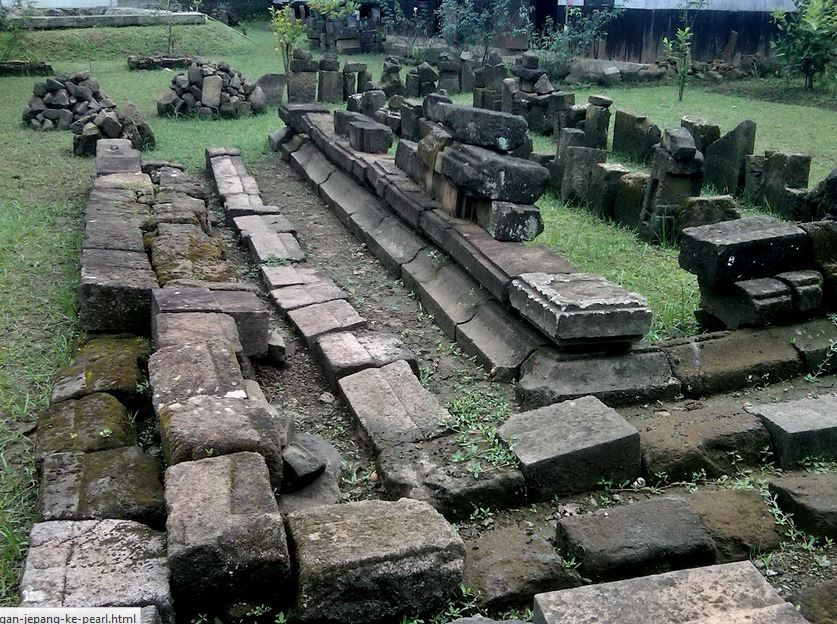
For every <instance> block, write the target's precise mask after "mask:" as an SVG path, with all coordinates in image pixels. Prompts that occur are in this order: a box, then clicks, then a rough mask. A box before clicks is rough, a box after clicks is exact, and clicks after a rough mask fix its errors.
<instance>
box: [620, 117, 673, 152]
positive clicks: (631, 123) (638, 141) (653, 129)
mask: <svg viewBox="0 0 837 624" xmlns="http://www.w3.org/2000/svg"><path fill="white" fill-rule="evenodd" d="M661 138H662V134H661V132H660V129H659V128H658V127H657V126H656V125H654V124H653V123H651V122H650V121H649V120H648V118H647V117H645V116H644V115H632V114H631V113H628V112H625V111H621V110H619V111H616V119H615V120H614V122H613V151H614V152H620V153H622V154H626V155H627V156H629V157H630V158H632V159H633V160H636V161H639V162H642V161H645V160H649V159H650V158H651V156H652V155H653V153H654V146H655V145H656V144H657V143H659V142H660V139H661Z"/></svg>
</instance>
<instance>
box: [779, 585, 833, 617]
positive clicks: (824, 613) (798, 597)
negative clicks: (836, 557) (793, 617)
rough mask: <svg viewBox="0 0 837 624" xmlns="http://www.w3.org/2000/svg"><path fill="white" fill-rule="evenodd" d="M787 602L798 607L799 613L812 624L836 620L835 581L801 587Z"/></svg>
mask: <svg viewBox="0 0 837 624" xmlns="http://www.w3.org/2000/svg"><path fill="white" fill-rule="evenodd" d="M789 600H791V601H792V602H793V604H795V605H799V613H801V614H802V616H804V617H805V618H807V620H808V622H812V623H813V624H828V623H829V622H832V621H835V620H837V579H833V580H826V581H823V582H821V583H816V584H814V585H809V586H807V587H802V588H800V589H798V590H797V591H795V592H794V593H793V595H792V596H790V597H789Z"/></svg>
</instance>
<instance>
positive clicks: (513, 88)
mask: <svg viewBox="0 0 837 624" xmlns="http://www.w3.org/2000/svg"><path fill="white" fill-rule="evenodd" d="M539 64H540V60H539V59H538V55H537V54H534V53H532V52H527V53H525V54H523V55H522V56H521V57H519V58H518V62H516V63H515V64H514V65H513V66H512V69H511V72H512V74H514V75H515V76H516V77H517V79H515V78H506V79H504V80H503V93H502V99H501V104H500V106H501V109H502V111H503V112H504V113H513V114H515V115H521V116H522V117H523V118H524V119H526V122H527V123H528V124H529V130H531V131H532V132H538V133H540V134H552V133H553V132H554V131H555V126H556V121H557V119H558V114H559V112H561V111H566V110H568V109H569V108H570V107H571V106H572V105H573V104H575V94H574V93H566V92H564V91H559V90H557V89H556V88H555V87H553V86H552V83H551V82H550V80H549V77H548V76H547V75H546V70H545V69H543V68H541V67H539Z"/></svg>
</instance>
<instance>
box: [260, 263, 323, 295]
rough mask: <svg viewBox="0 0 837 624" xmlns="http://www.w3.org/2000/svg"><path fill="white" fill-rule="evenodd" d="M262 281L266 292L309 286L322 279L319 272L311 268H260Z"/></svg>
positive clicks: (286, 266)
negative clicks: (275, 289) (287, 287)
mask: <svg viewBox="0 0 837 624" xmlns="http://www.w3.org/2000/svg"><path fill="white" fill-rule="evenodd" d="M261 272H262V281H263V282H264V284H265V287H266V288H267V289H268V290H273V289H274V288H284V287H285V286H296V285H299V284H311V283H313V282H318V281H320V280H321V279H322V275H320V272H319V271H318V270H317V269H315V268H312V267H304V266H291V265H280V266H269V265H263V266H262V267H261Z"/></svg>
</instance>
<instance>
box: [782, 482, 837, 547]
mask: <svg viewBox="0 0 837 624" xmlns="http://www.w3.org/2000/svg"><path fill="white" fill-rule="evenodd" d="M769 487H770V493H771V494H772V495H773V496H775V497H776V502H777V503H778V505H779V507H780V508H781V509H782V511H784V512H785V513H787V514H789V515H792V516H793V521H794V524H795V525H796V527H797V528H798V529H801V530H803V531H806V532H807V533H809V534H811V535H815V536H818V537H829V538H833V537H835V536H837V474H834V473H826V474H809V473H805V472H803V473H800V474H795V475H786V476H784V477H780V478H778V479H774V480H772V481H771V482H770V483H769Z"/></svg>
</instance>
